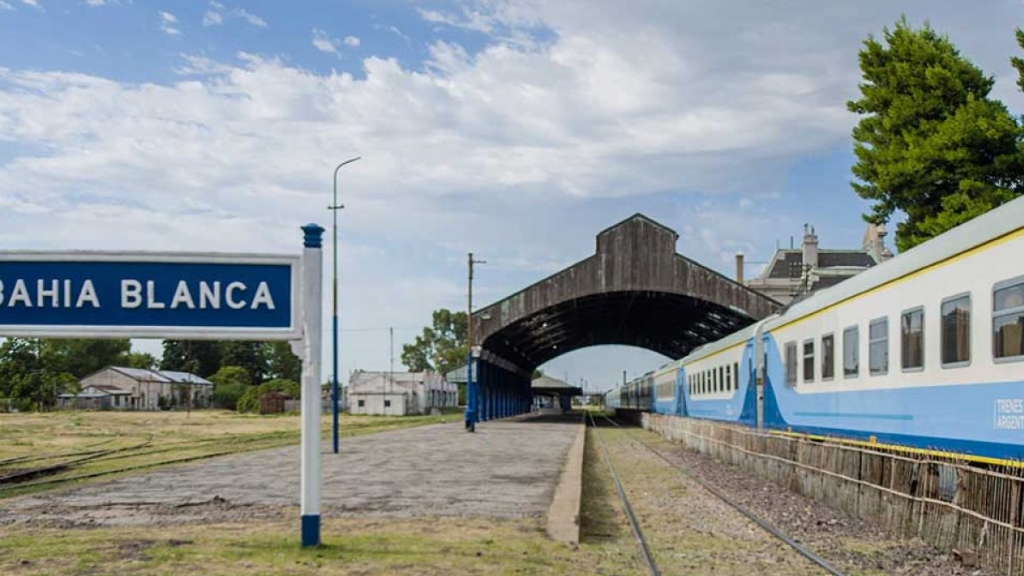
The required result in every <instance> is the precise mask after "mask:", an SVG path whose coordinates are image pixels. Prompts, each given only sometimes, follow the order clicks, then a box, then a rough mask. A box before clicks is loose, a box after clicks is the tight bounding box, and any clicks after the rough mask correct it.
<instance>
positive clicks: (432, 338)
mask: <svg viewBox="0 0 1024 576" xmlns="http://www.w3.org/2000/svg"><path fill="white" fill-rule="evenodd" d="M466 328H467V326H466V313H465V312H452V311H451V310H447V309H444V308H442V309H440V310H435V311H434V314H433V325H432V326H430V327H427V328H424V329H423V334H421V335H420V336H417V337H416V340H415V341H414V342H413V343H412V344H405V345H403V346H402V364H405V366H406V367H407V368H408V369H409V370H411V371H413V372H421V371H423V370H433V371H435V372H440V373H441V374H446V373H447V372H449V371H451V370H454V369H455V368H458V367H459V366H462V365H463V364H465V363H466V359H467V356H468V354H469V347H468V346H467V344H466Z"/></svg>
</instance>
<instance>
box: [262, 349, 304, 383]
mask: <svg viewBox="0 0 1024 576" xmlns="http://www.w3.org/2000/svg"><path fill="white" fill-rule="evenodd" d="M265 348H266V354H265V355H266V358H267V378H284V379H285V380H294V381H296V382H298V381H299V380H301V379H302V360H299V357H298V356H296V355H295V354H294V353H293V352H292V345H291V342H281V341H277V342H270V343H269V344H267V345H266V346H265Z"/></svg>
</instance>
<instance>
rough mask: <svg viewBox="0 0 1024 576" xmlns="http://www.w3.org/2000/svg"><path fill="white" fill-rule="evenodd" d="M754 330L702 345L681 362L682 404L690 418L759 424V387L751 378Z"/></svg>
mask: <svg viewBox="0 0 1024 576" xmlns="http://www.w3.org/2000/svg"><path fill="white" fill-rule="evenodd" d="M755 329H756V326H752V327H748V328H745V329H743V330H740V331H738V332H735V333H733V334H731V335H729V336H726V337H725V338H722V339H721V340H719V341H717V342H714V343H712V344H707V345H705V346H702V347H700V348H698V349H696V350H695V351H693V352H691V353H690V354H689V355H688V356H686V357H685V358H683V359H682V360H681V361H680V362H679V364H680V367H681V378H682V381H683V383H684V385H683V386H682V387H681V390H680V392H681V393H682V396H683V398H682V402H681V403H682V404H683V405H685V407H686V409H685V413H686V414H687V415H688V416H693V417H695V418H708V419H712V420H723V421H727V422H739V423H743V424H749V425H754V424H755V423H756V418H755V417H756V406H755V403H756V385H752V384H754V380H753V379H752V378H751V376H750V369H751V362H752V361H753V357H754V354H753V344H752V343H753V335H754V330H755Z"/></svg>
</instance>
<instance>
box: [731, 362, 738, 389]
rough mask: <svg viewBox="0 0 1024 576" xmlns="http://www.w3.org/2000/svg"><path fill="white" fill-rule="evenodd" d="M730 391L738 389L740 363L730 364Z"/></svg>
mask: <svg viewBox="0 0 1024 576" xmlns="http://www.w3.org/2000/svg"><path fill="white" fill-rule="evenodd" d="M732 389H733V390H739V389H740V363H739V362H733V364H732Z"/></svg>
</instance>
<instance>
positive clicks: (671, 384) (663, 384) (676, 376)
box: [651, 361, 683, 416]
mask: <svg viewBox="0 0 1024 576" xmlns="http://www.w3.org/2000/svg"><path fill="white" fill-rule="evenodd" d="M679 364H680V363H679V362H678V361H676V362H669V363H668V364H665V365H664V366H662V367H661V368H658V369H657V370H655V371H654V374H653V375H652V376H653V377H652V380H651V382H652V384H653V388H654V392H653V396H654V403H653V408H652V410H653V411H654V412H657V413H659V414H674V415H677V416H681V415H682V414H683V409H682V403H681V402H680V400H681V397H680V396H679V387H680V386H681V380H680V378H681V371H680V365H679Z"/></svg>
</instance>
